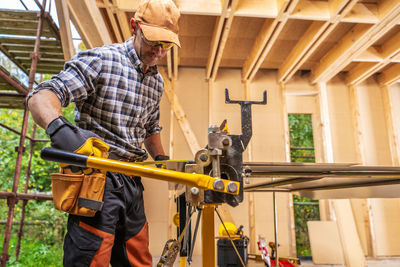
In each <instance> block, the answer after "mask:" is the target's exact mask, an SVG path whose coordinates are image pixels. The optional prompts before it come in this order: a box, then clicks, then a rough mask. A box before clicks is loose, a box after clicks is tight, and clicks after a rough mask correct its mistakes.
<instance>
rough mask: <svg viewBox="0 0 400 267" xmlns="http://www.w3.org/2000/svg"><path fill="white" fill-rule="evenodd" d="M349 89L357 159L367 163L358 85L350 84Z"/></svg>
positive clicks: (359, 161)
mask: <svg viewBox="0 0 400 267" xmlns="http://www.w3.org/2000/svg"><path fill="white" fill-rule="evenodd" d="M348 89H349V99H350V108H351V117H352V124H353V133H354V143H355V152H356V160H357V162H358V163H361V164H365V153H364V151H365V144H364V137H363V132H362V130H361V118H360V106H359V100H358V92H357V87H355V86H354V85H350V86H348Z"/></svg>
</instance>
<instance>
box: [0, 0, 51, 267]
mask: <svg viewBox="0 0 400 267" xmlns="http://www.w3.org/2000/svg"><path fill="white" fill-rule="evenodd" d="M35 1H37V0H35ZM43 6H44V7H45V6H46V0H43ZM43 16H44V9H42V10H41V11H40V13H39V22H38V27H37V31H36V40H35V48H34V51H33V53H32V64H31V68H30V71H29V90H32V88H33V83H34V81H35V73H36V66H37V61H38V60H39V49H40V36H41V35H42V26H43ZM28 119H29V111H28V109H27V108H26V107H25V111H24V117H23V123H22V129H21V137H20V142H19V146H18V154H17V161H16V164H15V171H14V181H13V187H12V192H13V193H15V194H16V193H17V191H18V184H19V177H20V174H21V162H22V156H23V153H24V142H25V136H26V132H27V126H28ZM15 203H16V198H15V197H11V198H9V199H8V216H7V224H6V227H5V234H4V242H3V251H2V255H1V266H2V267H5V266H6V263H7V261H8V259H9V257H10V255H9V254H8V247H9V244H10V236H11V230H12V223H13V217H14V208H15Z"/></svg>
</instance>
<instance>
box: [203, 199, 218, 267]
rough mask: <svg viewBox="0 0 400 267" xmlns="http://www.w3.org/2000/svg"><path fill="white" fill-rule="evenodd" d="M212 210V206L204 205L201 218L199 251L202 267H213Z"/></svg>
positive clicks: (213, 206)
mask: <svg viewBox="0 0 400 267" xmlns="http://www.w3.org/2000/svg"><path fill="white" fill-rule="evenodd" d="M214 208H215V205H213V204H206V205H204V209H203V216H202V217H201V239H202V242H201V248H202V249H201V251H202V263H203V266H204V267H215V240H214V236H215V234H214Z"/></svg>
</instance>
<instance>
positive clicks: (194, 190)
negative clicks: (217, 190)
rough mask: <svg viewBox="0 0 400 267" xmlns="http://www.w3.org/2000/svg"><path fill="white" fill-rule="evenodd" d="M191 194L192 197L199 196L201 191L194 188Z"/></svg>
mask: <svg viewBox="0 0 400 267" xmlns="http://www.w3.org/2000/svg"><path fill="white" fill-rule="evenodd" d="M190 192H191V193H192V195H195V196H197V195H198V194H199V192H200V190H199V189H198V188H197V187H192V188H191V189H190Z"/></svg>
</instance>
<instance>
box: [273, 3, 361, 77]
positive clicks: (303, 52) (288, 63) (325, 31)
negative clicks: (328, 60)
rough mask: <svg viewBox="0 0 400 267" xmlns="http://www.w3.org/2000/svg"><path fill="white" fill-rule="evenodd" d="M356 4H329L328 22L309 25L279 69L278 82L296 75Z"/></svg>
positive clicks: (315, 22) (316, 22)
mask: <svg viewBox="0 0 400 267" xmlns="http://www.w3.org/2000/svg"><path fill="white" fill-rule="evenodd" d="M356 3H357V0H340V1H339V0H335V1H334V2H329V13H330V18H329V20H328V21H325V22H321V21H314V22H313V23H312V24H311V25H310V27H309V28H308V29H307V31H306V32H305V34H304V35H303V37H301V39H300V40H299V41H298V42H297V44H296V46H295V47H294V48H293V49H292V50H291V52H290V54H289V56H288V57H287V58H286V60H285V61H284V62H283V63H282V65H281V67H280V68H279V71H278V80H279V81H280V82H287V81H288V80H289V79H290V78H291V77H292V76H293V75H294V74H295V73H296V71H297V70H298V69H299V68H300V67H301V66H302V65H303V64H304V62H305V61H306V60H307V59H309V57H310V56H311V55H312V54H313V52H314V51H315V50H316V49H317V48H318V47H319V45H320V44H321V43H322V42H323V41H324V40H325V39H326V38H327V37H328V36H329V34H330V33H331V32H332V31H333V30H334V29H335V28H336V26H337V25H338V24H339V21H340V19H341V18H343V17H344V16H345V15H346V14H348V13H349V12H350V11H351V10H352V8H353V7H354V6H355V4H356Z"/></svg>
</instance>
